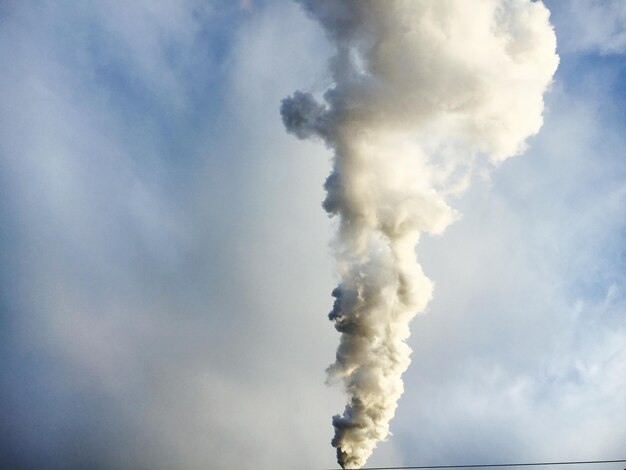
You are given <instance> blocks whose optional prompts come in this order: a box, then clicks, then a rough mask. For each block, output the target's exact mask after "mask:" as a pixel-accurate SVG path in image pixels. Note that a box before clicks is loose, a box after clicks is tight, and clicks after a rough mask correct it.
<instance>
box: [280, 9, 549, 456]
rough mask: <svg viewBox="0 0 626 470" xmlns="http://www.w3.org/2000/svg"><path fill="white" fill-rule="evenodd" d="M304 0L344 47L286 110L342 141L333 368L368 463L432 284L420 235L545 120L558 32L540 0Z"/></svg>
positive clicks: (336, 175)
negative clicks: (419, 255)
mask: <svg viewBox="0 0 626 470" xmlns="http://www.w3.org/2000/svg"><path fill="white" fill-rule="evenodd" d="M300 3H301V4H302V6H303V7H304V8H305V10H306V11H307V13H308V14H309V15H310V16H311V17H313V18H314V19H316V20H317V21H318V22H319V23H320V24H321V25H322V27H323V28H324V30H325V31H326V33H327V35H328V37H329V38H330V40H331V41H332V43H333V44H334V46H335V48H336V54H335V55H334V57H333V58H332V60H331V62H330V72H331V74H332V78H333V82H334V83H333V85H332V87H331V88H330V89H328V90H327V91H326V92H325V94H324V96H323V99H322V100H318V99H316V98H315V97H314V96H313V95H312V94H310V93H306V92H301V91H297V92H295V93H294V94H293V95H292V96H291V97H289V98H286V99H285V100H283V102H282V106H281V114H282V118H283V122H284V124H285V126H286V128H287V130H288V131H289V132H291V133H293V134H295V135H296V136H297V137H298V138H300V139H307V138H311V137H317V138H320V139H322V140H323V141H324V142H325V143H326V144H327V145H328V146H329V147H330V148H332V150H333V152H334V160H333V170H332V173H331V174H330V176H329V177H328V179H327V180H326V183H325V189H326V192H327V196H326V199H325V200H324V203H323V206H324V209H325V210H326V211H327V212H328V213H329V214H330V215H331V216H336V217H337V218H338V221H339V228H338V233H337V236H336V240H335V244H334V248H335V254H336V260H337V270H338V275H339V278H340V282H339V285H338V286H337V287H336V288H335V289H334V290H333V292H332V295H333V297H334V298H335V301H334V305H333V308H332V311H331V312H330V314H329V318H330V319H331V320H332V321H333V322H334V324H335V327H336V329H337V330H338V331H339V332H340V333H341V338H340V344H339V347H338V349H337V355H336V361H335V363H334V364H332V365H331V366H330V367H329V368H328V376H329V379H330V380H332V381H340V382H341V383H342V384H343V386H344V388H345V391H346V393H347V396H348V401H347V404H346V407H345V410H344V412H343V414H342V415H336V416H334V417H333V420H332V422H333V425H334V427H335V435H334V438H333V439H332V445H333V446H334V447H336V448H337V459H338V462H339V464H340V465H341V466H342V467H343V468H358V467H361V466H362V465H364V464H365V462H366V460H367V458H368V457H369V456H370V455H371V453H372V451H373V449H374V448H375V447H376V444H377V442H378V441H380V440H383V439H385V438H386V437H387V436H388V434H389V422H390V420H391V419H392V417H393V415H394V413H395V410H396V407H397V401H398V399H399V398H400V396H401V395H402V393H403V383H402V379H401V376H402V373H403V372H404V371H405V370H406V369H407V367H408V365H409V363H410V353H411V350H410V348H409V346H408V345H407V344H406V339H407V338H408V336H409V334H410V332H409V323H410V321H411V319H412V318H413V317H414V316H415V315H416V314H417V313H418V312H423V311H424V310H425V308H426V306H427V304H428V302H429V300H430V298H431V296H432V292H433V284H432V282H431V281H430V280H429V279H428V278H427V277H426V276H425V275H424V273H423V272H422V269H421V267H420V265H419V264H418V262H417V260H416V256H415V246H416V245H417V243H418V241H419V238H420V234H422V233H429V234H440V233H442V232H443V230H444V229H445V228H446V227H447V226H448V225H449V224H450V223H452V222H453V221H454V220H455V218H456V213H455V211H454V210H453V209H452V208H451V207H450V206H449V205H448V202H447V199H448V197H449V196H450V195H451V194H454V193H459V192H462V191H463V190H464V189H465V188H466V187H467V185H468V182H469V177H470V175H471V172H472V168H473V167H475V165H476V161H477V160H479V159H480V158H481V157H487V158H488V159H489V161H491V162H492V163H494V164H495V163H498V162H500V161H502V160H504V159H506V158H508V157H510V156H513V155H516V154H519V153H521V152H522V151H523V150H524V145H525V140H526V139H527V138H528V137H529V136H531V135H534V134H536V133H537V132H538V131H539V129H540V127H541V125H542V112H543V94H544V92H545V91H546V89H547V87H548V86H549V84H550V82H551V80H552V76H553V74H554V72H555V70H556V68H557V65H558V56H557V55H556V52H555V50H556V38H555V35H554V32H553V29H552V27H551V25H550V22H549V12H548V10H547V9H546V7H545V6H544V5H543V4H542V3H541V2H532V1H530V0H486V1H481V2H467V1H465V0H438V1H436V2H434V1H430V0H424V1H421V0H386V1H384V2H383V1H376V0H346V1H337V0H301V1H300Z"/></svg>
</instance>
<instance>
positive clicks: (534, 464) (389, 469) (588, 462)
mask: <svg viewBox="0 0 626 470" xmlns="http://www.w3.org/2000/svg"><path fill="white" fill-rule="evenodd" d="M625 462H626V459H619V460H580V461H570V462H532V463H530V462H523V463H490V464H466V465H417V466H416V465H405V466H401V467H362V468H361V469H360V470H416V469H424V470H426V469H438V468H495V467H500V468H503V467H540V466H547V465H595V464H603V463H625ZM624 470H626V469H624Z"/></svg>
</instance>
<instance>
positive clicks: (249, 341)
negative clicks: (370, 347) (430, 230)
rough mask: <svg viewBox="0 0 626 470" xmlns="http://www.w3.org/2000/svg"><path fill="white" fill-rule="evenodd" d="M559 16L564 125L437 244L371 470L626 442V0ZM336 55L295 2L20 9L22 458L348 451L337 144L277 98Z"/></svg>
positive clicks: (3, 16)
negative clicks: (337, 363)
mask: <svg viewBox="0 0 626 470" xmlns="http://www.w3.org/2000/svg"><path fill="white" fill-rule="evenodd" d="M545 4H546V6H547V7H548V8H549V9H550V11H551V21H552V23H553V25H554V28H555V32H556V36H557V43H558V47H557V50H558V53H559V56H560V65H559V68H558V70H557V72H556V75H555V77H554V81H553V83H552V85H551V87H550V89H549V91H548V93H547V94H546V95H545V102H546V109H545V111H544V125H543V127H542V129H541V131H540V133H539V134H538V135H537V136H535V137H532V138H531V139H530V140H529V141H528V142H527V143H528V149H527V151H526V152H525V153H524V154H523V155H520V156H516V157H514V158H511V159H509V160H507V161H505V162H503V163H502V164H499V165H497V166H495V167H494V168H492V169H491V170H490V171H489V172H483V173H479V174H476V175H474V177H473V179H472V184H471V186H470V188H469V189H468V190H467V191H466V192H465V193H464V194H462V195H459V196H458V197H455V198H453V199H452V201H451V205H452V206H453V207H454V209H456V210H457V211H458V213H459V214H460V218H459V220H457V221H456V222H455V223H454V224H452V225H451V226H450V227H448V229H447V230H446V231H445V232H444V233H443V234H441V235H436V236H429V235H425V236H424V237H423V239H422V241H421V242H420V245H419V246H418V249H417V254H418V256H419V259H420V262H421V264H422V267H423V270H424V272H425V273H426V275H427V276H428V277H429V278H430V279H431V280H432V281H433V282H434V285H435V289H434V294H433V299H432V301H431V302H430V303H429V306H428V308H427V310H426V312H424V313H422V314H420V315H418V316H417V317H416V318H415V319H414V320H413V322H412V324H411V332H412V335H411V337H410V339H409V341H408V342H409V345H410V346H411V348H412V349H413V354H412V356H411V358H412V363H411V365H410V367H409V369H408V371H407V372H406V373H405V375H404V381H405V383H404V394H403V396H402V398H401V399H400V402H399V407H398V410H397V412H396V416H395V418H394V419H393V421H392V423H391V432H392V436H390V438H389V439H388V440H387V441H385V442H382V443H381V444H379V446H378V448H377V449H376V450H375V451H374V454H373V455H372V457H371V458H370V460H369V461H368V465H371V466H387V465H393V466H399V465H430V464H432V465H443V464H455V463H481V462H502V461H555V460H594V459H622V458H626V456H625V455H624V445H623V444H624V442H626V426H624V424H623V421H624V416H625V415H626V308H625V307H626V296H625V294H626V292H625V290H624V285H625V283H624V281H625V280H626V279H625V273H626V270H625V267H626V266H625V264H626V256H625V249H626V220H625V219H624V210H625V209H626V160H624V155H626V137H625V136H626V132H625V131H626V119H625V118H626V115H625V114H624V109H626V87H625V85H624V83H626V56H625V54H626V5H625V4H624V3H623V2H621V1H619V0H614V1H609V0H607V1H599V0H567V1H560V0H558V1H557V0H550V1H548V0H546V1H545ZM331 54H332V47H331V44H330V43H329V41H328V39H327V38H326V36H325V35H324V32H323V31H322V29H321V28H320V25H319V24H318V23H316V22H315V21H313V20H312V19H311V18H309V17H308V16H307V15H306V14H305V12H304V11H303V9H302V8H301V7H300V6H299V5H298V4H296V3H294V2H290V1H287V0H277V1H271V0H266V1H261V0H249V1H242V2H232V1H226V0H222V1H207V0H205V1H200V0H180V1H167V0H163V1H159V2H154V1H152V0H136V1H133V2H124V1H121V0H120V1H118V0H111V1H108V2H97V1H91V0H88V1H84V2H73V1H62V0H58V1H54V0H48V1H43V2H29V1H23V2H11V1H8V2H2V3H0V61H1V63H2V64H3V73H2V74H0V368H1V370H2V374H1V375H0V431H1V432H0V435H1V436H2V438H1V440H0V460H2V461H3V462H5V463H7V465H8V466H11V467H14V468H49V469H55V468H120V469H121V468H163V469H165V468H167V469H196V468H198V469H199V468H216V469H220V468H232V467H233V466H237V467H239V468H251V469H252V468H259V469H267V468H294V467H295V468H310V469H321V468H332V467H336V463H335V453H334V449H333V448H332V447H331V445H330V439H331V437H332V434H333V429H332V425H331V416H332V415H334V414H336V413H338V412H340V411H341V410H342V409H343V406H344V402H345V397H344V396H343V394H342V391H341V389H340V387H337V386H334V387H333V386H328V385H326V384H325V378H326V375H325V369H326V367H328V365H329V364H331V363H332V362H333V361H334V360H335V350H336V347H337V344H338V338H339V335H338V333H337V332H336V331H335V329H334V328H333V325H332V323H331V322H329V321H328V318H327V314H328V312H329V311H330V309H331V307H332V301H333V299H332V297H331V295H330V293H331V291H332V289H333V288H334V287H335V285H336V283H337V276H336V274H335V271H334V261H333V258H332V253H331V248H330V240H331V238H332V234H333V232H334V229H335V223H334V220H332V219H329V218H328V216H327V215H326V213H325V212H324V210H323V209H322V207H321V202H322V200H323V199H324V188H323V182H324V180H325V178H326V177H327V176H328V174H329V172H330V171H331V161H330V159H331V152H330V150H329V149H328V148H326V147H325V146H324V145H323V144H322V143H320V142H314V141H301V140H297V139H296V138H294V136H293V135H290V134H288V133H287V132H286V131H285V128H284V126H283V123H282V121H281V116H280V112H279V107H280V103H281V100H282V99H283V98H285V97H286V96H288V95H290V94H291V93H293V92H294V91H295V90H300V89H306V90H309V91H311V92H314V93H320V92H323V91H324V90H325V89H327V88H328V87H329V86H330V85H331V84H332V78H331V76H330V74H329V71H328V67H327V61H328V59H329V57H330V56H331ZM604 468H607V469H613V468H623V466H621V467H620V466H619V465H618V466H610V465H608V466H606V467H604Z"/></svg>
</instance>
